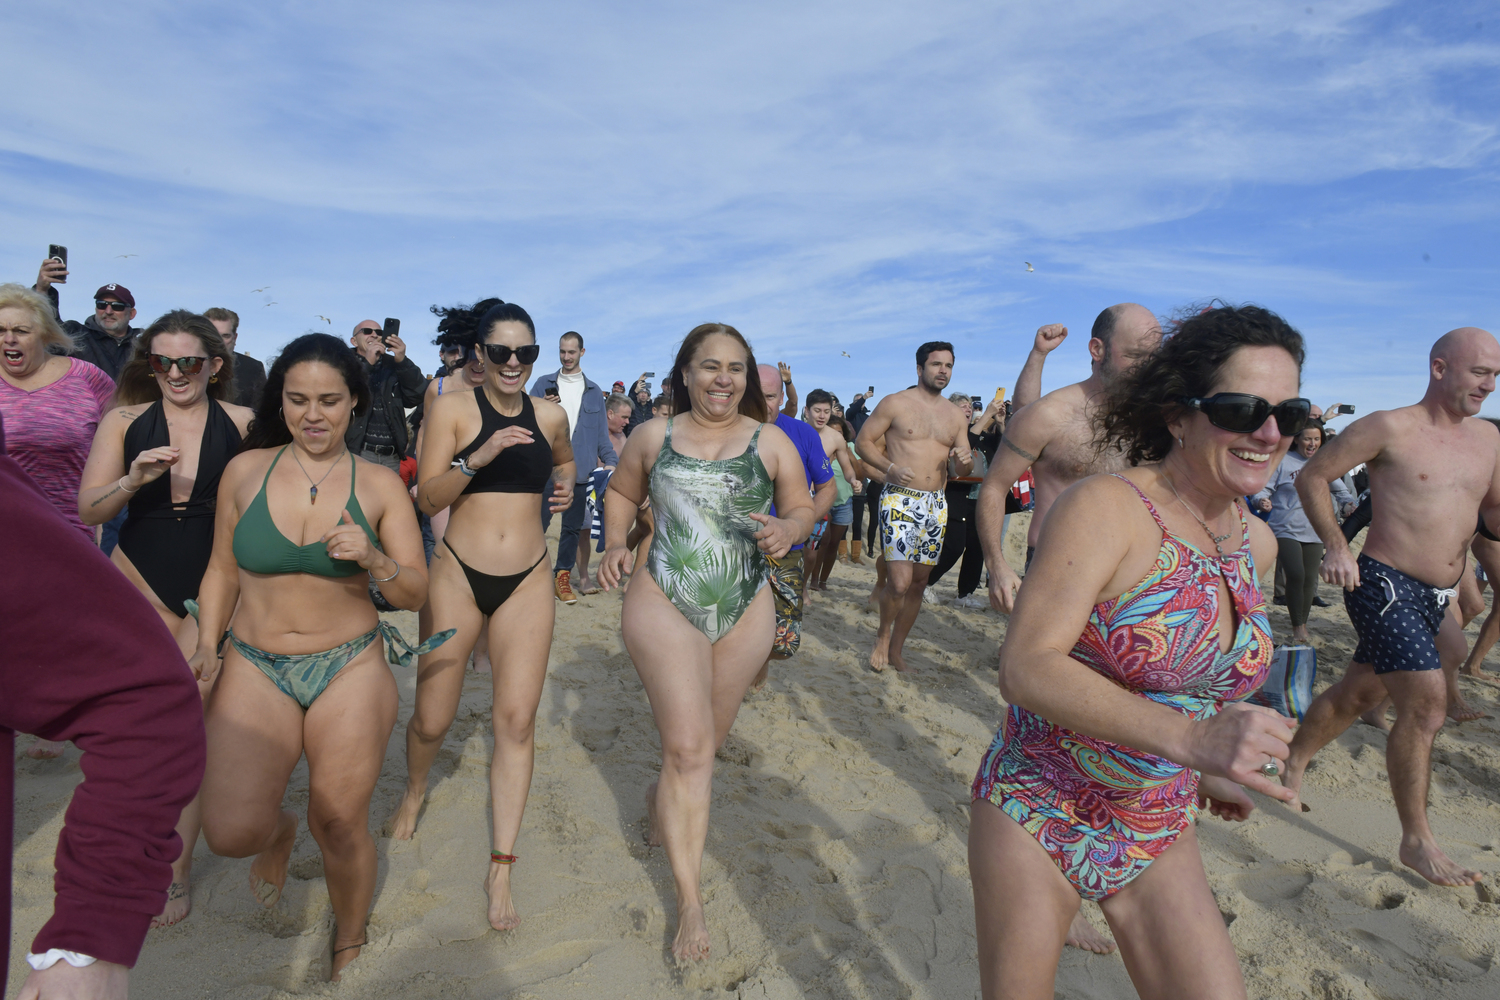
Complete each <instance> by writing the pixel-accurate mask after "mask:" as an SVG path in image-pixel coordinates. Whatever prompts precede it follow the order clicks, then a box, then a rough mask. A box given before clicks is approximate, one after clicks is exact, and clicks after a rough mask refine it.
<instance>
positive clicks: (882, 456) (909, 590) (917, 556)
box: [855, 340, 974, 670]
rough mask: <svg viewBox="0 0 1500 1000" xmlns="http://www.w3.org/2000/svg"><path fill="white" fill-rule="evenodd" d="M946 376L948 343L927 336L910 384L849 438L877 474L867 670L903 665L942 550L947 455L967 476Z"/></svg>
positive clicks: (968, 462) (964, 443) (963, 430)
mask: <svg viewBox="0 0 1500 1000" xmlns="http://www.w3.org/2000/svg"><path fill="white" fill-rule="evenodd" d="M952 377H953V345H952V344H949V343H946V342H944V341H938V340H935V341H931V342H929V343H926V344H923V345H922V346H921V347H919V348H917V384H916V385H914V386H912V387H911V388H910V389H903V390H902V391H901V392H897V393H893V394H892V395H889V396H887V397H885V398H884V399H882V400H881V401H880V403H879V405H877V406H876V407H875V412H874V413H872V414H870V417H869V419H868V420H866V421H865V423H864V426H863V427H861V428H860V431H859V439H858V440H857V441H856V442H855V447H856V448H857V450H858V451H859V454H860V456H861V457H862V458H863V459H864V461H865V462H867V463H868V464H870V465H872V466H874V467H876V468H878V469H883V470H884V476H885V488H884V489H883V490H881V492H880V549H881V555H883V556H884V557H885V588H884V589H883V590H881V592H880V631H878V632H877V633H876V634H875V648H874V649H873V650H871V651H870V669H872V670H884V669H885V666H886V664H887V663H890V664H893V665H894V666H895V668H896V669H897V670H905V669H906V661H905V660H904V659H902V656H901V649H902V647H903V646H904V645H905V644H906V635H907V633H908V632H910V631H911V627H912V625H913V624H914V623H915V622H916V620H917V612H919V611H921V610H922V591H923V590H925V589H926V587H927V576H928V574H930V573H931V572H932V567H933V566H935V565H937V561H938V553H940V552H941V551H942V549H943V529H944V528H945V527H946V526H947V524H948V504H947V501H946V499H945V498H944V496H943V487H944V486H946V485H947V483H948V460H949V459H950V458H952V459H953V466H954V474H955V475H959V476H963V475H967V474H968V472H969V470H970V469H972V468H973V467H974V457H973V455H971V454H970V453H969V435H968V421H967V420H965V419H964V414H963V411H962V410H960V409H959V408H958V407H956V406H954V405H953V404H952V403H950V402H948V401H947V400H946V399H944V398H943V390H944V389H945V388H947V385H948V380H949V379H951V378H952ZM882 437H883V438H884V439H885V440H884V441H882V440H881V438H882Z"/></svg>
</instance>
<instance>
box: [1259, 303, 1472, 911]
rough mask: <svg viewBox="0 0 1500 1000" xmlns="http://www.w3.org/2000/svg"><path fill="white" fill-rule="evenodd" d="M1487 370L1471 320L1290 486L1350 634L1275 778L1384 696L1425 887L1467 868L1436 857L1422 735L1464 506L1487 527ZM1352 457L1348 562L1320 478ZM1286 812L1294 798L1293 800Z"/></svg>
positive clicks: (1440, 704)
mask: <svg viewBox="0 0 1500 1000" xmlns="http://www.w3.org/2000/svg"><path fill="white" fill-rule="evenodd" d="M1497 373H1500V342H1497V341H1496V340H1495V338H1494V337H1493V336H1492V335H1491V334H1489V333H1487V332H1485V331H1484V330H1479V329H1476V328H1474V327H1464V328H1462V329H1458V330H1454V331H1452V332H1450V333H1446V334H1444V335H1443V336H1442V337H1440V338H1439V339H1438V342H1437V343H1436V344H1434V345H1432V352H1431V354H1430V355H1429V371H1428V382H1427V393H1426V395H1424V396H1423V397H1422V400H1421V402H1419V403H1417V404H1416V405H1414V406H1405V407H1402V408H1401V409H1399V410H1381V411H1378V412H1376V413H1372V414H1370V415H1369V416H1367V417H1363V418H1361V419H1359V420H1356V421H1355V422H1354V423H1352V424H1350V425H1349V427H1348V428H1346V429H1345V430H1344V432H1343V433H1341V434H1339V436H1338V437H1336V438H1334V439H1333V442H1332V443H1331V444H1328V445H1325V446H1324V447H1323V448H1321V449H1319V451H1318V453H1317V454H1316V455H1314V456H1313V457H1312V459H1311V460H1310V461H1309V462H1308V463H1307V465H1305V466H1303V468H1302V473H1301V475H1299V476H1298V477H1297V495H1298V496H1299V497H1301V498H1302V507H1303V509H1304V510H1305V511H1306V512H1307V516H1308V520H1310V521H1311V522H1312V526H1313V528H1314V529H1315V530H1316V531H1317V532H1318V536H1319V537H1320V538H1322V540H1323V544H1324V545H1325V546H1327V551H1326V553H1325V554H1324V556H1323V569H1322V576H1323V579H1324V580H1325V581H1327V582H1328V583H1336V584H1338V585H1339V586H1341V587H1343V588H1344V590H1345V591H1346V593H1345V596H1344V607H1345V609H1346V610H1347V611H1348V612H1349V619H1350V621H1352V622H1353V623H1354V629H1355V631H1356V632H1357V633H1358V635H1359V647H1358V648H1357V649H1355V651H1354V658H1353V661H1352V662H1351V663H1350V664H1349V669H1348V670H1347V671H1346V672H1345V674H1344V676H1343V679H1341V680H1340V681H1339V682H1338V683H1337V684H1335V685H1334V686H1333V687H1331V688H1329V689H1328V690H1327V691H1325V692H1323V694H1321V695H1320V696H1318V698H1317V700H1316V701H1314V702H1313V703H1312V705H1311V706H1309V707H1308V710H1307V715H1306V717H1305V718H1304V719H1303V720H1302V725H1301V727H1299V728H1298V730H1297V735H1296V737H1295V738H1294V739H1293V740H1292V744H1291V748H1290V752H1289V755H1288V757H1287V762H1286V773H1285V774H1284V775H1283V776H1282V781H1283V783H1285V785H1286V786H1287V787H1288V788H1291V789H1293V790H1294V791H1300V789H1301V788H1302V774H1303V772H1304V771H1305V770H1306V768H1307V764H1308V762H1309V761H1311V760H1312V758H1313V755H1314V754H1316V753H1317V752H1318V751H1319V750H1320V749H1321V748H1322V747H1323V746H1325V745H1326V744H1327V743H1328V742H1329V741H1330V740H1332V739H1334V738H1335V737H1337V736H1338V735H1339V734H1341V733H1342V732H1344V730H1346V729H1348V728H1349V726H1350V725H1352V724H1353V722H1354V720H1355V719H1356V718H1358V717H1359V715H1360V713H1361V712H1363V711H1365V710H1366V709H1368V708H1370V707H1371V706H1373V705H1375V704H1377V703H1379V702H1380V701H1381V699H1383V698H1384V697H1385V696H1386V695H1387V694H1389V695H1390V697H1391V700H1392V701H1393V702H1394V703H1395V706H1396V723H1395V725H1393V726H1392V727H1391V731H1390V737H1389V738H1388V740H1387V741H1386V769H1387V771H1389V773H1390V778H1391V793H1392V795H1393V797H1394V798H1395V800H1396V813H1397V815H1398V816H1400V818H1401V850H1400V858H1401V863H1402V864H1404V865H1406V866H1407V867H1409V868H1411V869H1413V870H1415V871H1416V872H1417V874H1419V875H1421V876H1422V877H1423V878H1425V879H1427V880H1428V881H1429V882H1435V883H1437V884H1438V885H1472V884H1473V883H1475V882H1477V881H1479V879H1480V874H1479V873H1478V872H1475V871H1472V870H1470V869H1468V868H1465V867H1464V866H1463V865H1461V864H1458V863H1457V862H1455V861H1453V860H1452V859H1451V858H1449V857H1448V855H1446V854H1444V853H1443V851H1442V849H1441V848H1439V847H1438V845H1437V838H1435V837H1434V836H1433V833H1432V828H1431V827H1430V826H1429V825H1428V823H1427V789H1428V785H1429V783H1430V782H1431V779H1432V740H1433V737H1434V736H1436V735H1437V731H1438V730H1439V729H1440V728H1442V725H1443V716H1444V713H1445V711H1446V709H1447V704H1448V699H1447V694H1446V692H1445V686H1444V680H1443V670H1442V662H1441V658H1440V657H1439V654H1438V642H1437V635H1438V630H1439V628H1440V627H1441V625H1442V622H1443V619H1444V618H1445V617H1447V614H1446V611H1447V607H1446V606H1447V605H1448V604H1449V602H1451V601H1452V600H1453V598H1454V597H1455V596H1456V594H1457V587H1458V580H1459V576H1460V575H1461V574H1463V573H1466V572H1468V563H1467V559H1466V553H1467V550H1468V547H1469V542H1470V540H1471V539H1472V538H1473V537H1474V529H1475V520H1476V518H1475V513H1476V511H1482V512H1483V514H1484V519H1485V521H1486V522H1487V523H1488V525H1489V528H1490V530H1491V531H1492V532H1493V531H1494V529H1495V528H1497V527H1500V432H1497V431H1496V429H1495V427H1494V426H1493V425H1492V424H1489V423H1486V422H1485V421H1483V420H1478V419H1475V416H1474V415H1475V414H1477V413H1478V412H1479V408H1480V406H1481V405H1482V404H1483V403H1484V400H1485V397H1487V396H1488V395H1489V394H1490V393H1492V392H1494V391H1495V376H1496V374H1497ZM1360 462H1364V463H1365V468H1366V469H1367V471H1368V472H1369V474H1370V494H1371V496H1373V497H1374V498H1375V507H1374V518H1373V520H1371V522H1370V528H1369V534H1368V535H1367V536H1366V537H1365V545H1364V549H1363V551H1362V552H1361V553H1360V555H1359V558H1358V560H1356V559H1355V557H1354V556H1353V554H1352V553H1350V551H1349V544H1348V543H1347V542H1346V541H1345V540H1344V535H1343V532H1342V531H1340V530H1339V525H1338V521H1337V520H1336V519H1335V518H1334V513H1333V504H1332V502H1331V501H1330V500H1329V493H1328V484H1329V483H1330V482H1331V481H1332V480H1333V479H1334V477H1335V476H1340V475H1343V474H1344V473H1345V472H1347V471H1348V470H1349V469H1352V468H1353V467H1354V466H1356V465H1358V464H1359V463H1360ZM1290 804H1291V806H1292V808H1294V809H1296V808H1299V807H1300V806H1301V802H1300V800H1298V799H1294V800H1292V802H1291V803H1290Z"/></svg>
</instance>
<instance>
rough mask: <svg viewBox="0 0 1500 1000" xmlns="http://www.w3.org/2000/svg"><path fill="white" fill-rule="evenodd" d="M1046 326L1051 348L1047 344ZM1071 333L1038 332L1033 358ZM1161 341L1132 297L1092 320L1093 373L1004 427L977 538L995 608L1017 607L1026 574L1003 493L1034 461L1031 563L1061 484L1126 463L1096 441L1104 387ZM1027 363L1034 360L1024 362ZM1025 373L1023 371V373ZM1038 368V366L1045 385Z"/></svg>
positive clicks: (984, 490) (982, 492)
mask: <svg viewBox="0 0 1500 1000" xmlns="http://www.w3.org/2000/svg"><path fill="white" fill-rule="evenodd" d="M1044 332H1045V333H1046V334H1047V335H1048V336H1047V337H1046V338H1045V339H1046V341H1047V343H1048V344H1049V345H1050V346H1047V347H1046V350H1042V349H1041V348H1042V347H1043V342H1044V336H1043V334H1044ZM1066 336H1067V329H1066V328H1064V327H1059V326H1055V325H1050V326H1044V327H1042V329H1041V330H1039V331H1037V348H1034V349H1033V351H1032V354H1033V356H1034V357H1044V356H1045V354H1046V351H1049V350H1051V349H1052V347H1055V346H1056V345H1057V344H1060V343H1062V339H1063V338H1064V337H1066ZM1160 344H1161V324H1159V323H1158V322H1157V321H1156V317H1155V316H1154V315H1152V313H1151V310H1149V309H1147V308H1146V307H1144V306H1139V305H1136V304H1135V303H1133V302H1122V303H1120V304H1119V305H1113V306H1110V307H1109V308H1108V309H1106V310H1104V311H1103V312H1101V313H1100V314H1099V317H1098V318H1097V319H1096V320H1094V327H1093V330H1092V331H1091V337H1090V339H1089V356H1090V358H1091V359H1092V362H1091V366H1092V374H1090V375H1089V377H1088V378H1086V379H1084V380H1083V381H1082V382H1076V383H1074V384H1073V385H1068V386H1063V387H1062V388H1061V389H1056V390H1053V391H1052V392H1049V393H1047V395H1045V396H1043V397H1042V398H1041V399H1038V400H1037V401H1036V402H1035V403H1032V404H1031V405H1029V406H1024V407H1022V409H1020V410H1019V411H1017V412H1016V413H1015V414H1014V415H1013V416H1012V417H1011V418H1010V421H1009V422H1008V423H1007V424H1006V426H1005V436H1004V437H1002V438H1001V439H1000V447H999V448H997V449H995V460H994V461H993V462H991V463H990V468H989V471H988V472H987V473H986V474H985V477H984V485H983V487H981V488H980V491H979V505H978V520H979V540H980V543H981V544H982V545H983V546H984V564H985V566H986V567H987V568H988V569H989V571H990V606H991V607H993V608H994V609H995V610H996V611H1003V612H1005V613H1006V614H1009V613H1010V610H1011V608H1013V607H1014V606H1015V600H1016V590H1017V589H1019V588H1020V586H1021V578H1020V577H1019V576H1017V575H1016V571H1015V570H1013V569H1011V567H1010V564H1009V563H1007V562H1006V561H1005V555H1004V553H1003V551H1002V549H1003V546H1004V541H1005V540H1004V539H1003V538H1001V537H1000V528H1001V525H1002V524H1004V523H1005V495H1006V494H1007V493H1008V492H1010V487H1011V484H1012V483H1014V482H1015V481H1016V480H1018V479H1020V478H1021V475H1022V473H1024V472H1025V471H1026V469H1027V468H1028V467H1029V468H1030V469H1031V470H1032V475H1033V476H1034V477H1035V479H1036V493H1035V495H1036V507H1035V510H1034V512H1033V513H1032V515H1031V530H1030V532H1028V534H1027V536H1026V562H1027V564H1028V565H1029V564H1030V563H1031V555H1032V553H1033V552H1034V551H1035V550H1036V540H1037V538H1038V537H1040V535H1041V532H1042V521H1043V519H1045V518H1046V516H1047V511H1048V510H1049V509H1050V508H1051V507H1052V502H1053V501H1054V500H1056V499H1057V497H1058V495H1059V494H1060V493H1062V491H1063V490H1065V489H1067V488H1068V487H1069V486H1072V485H1073V484H1074V483H1076V482H1078V481H1079V480H1080V479H1083V478H1084V477H1085V476H1092V475H1094V474H1095V473H1099V472H1117V471H1119V470H1120V469H1123V468H1125V460H1124V458H1123V456H1121V455H1119V454H1117V453H1115V452H1113V451H1110V452H1101V451H1100V449H1099V446H1098V439H1097V434H1098V430H1097V427H1096V420H1097V417H1098V415H1099V414H1098V403H1099V402H1100V401H1102V400H1103V398H1104V394H1105V392H1106V390H1107V389H1108V388H1109V387H1110V385H1111V384H1113V383H1114V381H1115V380H1116V379H1118V378H1119V377H1120V376H1121V375H1124V374H1125V373H1126V372H1128V371H1130V370H1131V369H1132V368H1134V367H1135V366H1136V365H1137V364H1139V363H1140V362H1141V361H1143V360H1145V359H1146V358H1147V357H1149V356H1150V355H1151V354H1152V353H1153V352H1155V350H1156V348H1157V347H1158V346H1159V345H1160ZM1027 364H1028V368H1029V367H1030V366H1031V361H1030V360H1028V362H1027ZM1023 374H1024V372H1023ZM1040 378H1041V370H1040V367H1039V366H1038V367H1037V368H1036V370H1035V379H1036V384H1037V385H1038V386H1040V384H1041V383H1040Z"/></svg>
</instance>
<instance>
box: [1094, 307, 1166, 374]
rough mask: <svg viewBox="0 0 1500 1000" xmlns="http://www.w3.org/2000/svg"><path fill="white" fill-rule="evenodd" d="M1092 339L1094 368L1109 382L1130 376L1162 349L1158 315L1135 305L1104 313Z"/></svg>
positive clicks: (1098, 321)
mask: <svg viewBox="0 0 1500 1000" xmlns="http://www.w3.org/2000/svg"><path fill="white" fill-rule="evenodd" d="M1089 335H1090V337H1091V338H1092V339H1091V340H1090V341H1089V355H1090V357H1091V358H1092V359H1093V368H1094V370H1095V371H1096V372H1098V373H1099V374H1100V375H1101V376H1102V377H1103V378H1104V379H1105V380H1106V381H1108V380H1111V379H1113V378H1116V377H1118V376H1120V375H1123V374H1124V373H1126V372H1128V371H1129V370H1130V369H1132V368H1134V367H1135V366H1136V365H1138V364H1140V363H1141V362H1142V361H1144V360H1145V359H1146V358H1148V357H1150V356H1151V355H1152V354H1154V353H1155V352H1156V349H1157V348H1158V347H1160V346H1161V324H1160V323H1158V322H1157V321H1156V315H1155V314H1154V313H1152V312H1151V310H1150V309H1147V308H1146V307H1145V306H1142V305H1137V304H1136V303H1134V302H1121V303H1119V304H1118V305H1112V306H1110V307H1109V308H1108V309H1106V310H1104V311H1103V312H1101V313H1100V314H1099V317H1098V318H1097V319H1095V320H1094V327H1093V329H1092V330H1091V331H1089Z"/></svg>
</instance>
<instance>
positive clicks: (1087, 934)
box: [1068, 911, 1115, 955]
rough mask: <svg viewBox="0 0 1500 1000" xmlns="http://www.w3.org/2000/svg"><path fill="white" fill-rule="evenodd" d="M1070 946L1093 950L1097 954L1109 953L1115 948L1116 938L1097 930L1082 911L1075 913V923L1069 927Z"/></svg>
mask: <svg viewBox="0 0 1500 1000" xmlns="http://www.w3.org/2000/svg"><path fill="white" fill-rule="evenodd" d="M1068 946H1069V947H1071V948H1081V949H1083V950H1084V951H1091V952H1093V953H1094V954H1095V955H1109V954H1112V953H1113V952H1114V950H1115V942H1114V939H1113V938H1111V937H1110V936H1109V935H1107V934H1100V933H1099V932H1098V931H1097V930H1095V929H1094V925H1093V924H1091V923H1089V922H1088V919H1087V918H1086V917H1084V915H1083V913H1082V912H1081V911H1080V912H1078V913H1075V914H1074V915H1073V923H1072V925H1071V926H1070V927H1069V928H1068Z"/></svg>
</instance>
